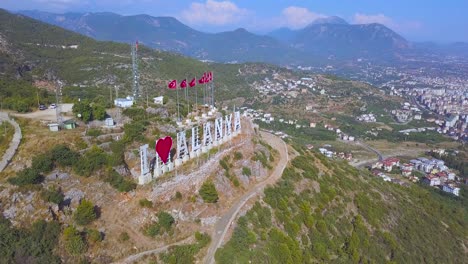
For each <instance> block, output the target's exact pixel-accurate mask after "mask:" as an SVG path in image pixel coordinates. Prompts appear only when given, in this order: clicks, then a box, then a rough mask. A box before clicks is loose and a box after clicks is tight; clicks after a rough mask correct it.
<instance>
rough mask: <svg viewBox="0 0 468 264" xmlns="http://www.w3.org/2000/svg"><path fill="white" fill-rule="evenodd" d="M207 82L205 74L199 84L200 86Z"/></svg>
mask: <svg viewBox="0 0 468 264" xmlns="http://www.w3.org/2000/svg"><path fill="white" fill-rule="evenodd" d="M205 82H206V80H205V74H203V76H202V77H201V78H200V79H199V80H198V83H199V84H204V83H205Z"/></svg>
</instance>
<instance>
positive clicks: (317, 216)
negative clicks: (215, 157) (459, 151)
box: [216, 150, 468, 263]
mask: <svg viewBox="0 0 468 264" xmlns="http://www.w3.org/2000/svg"><path fill="white" fill-rule="evenodd" d="M301 152H303V154H302V155H301V156H299V157H297V158H295V159H294V160H293V161H292V162H291V165H290V166H289V167H288V168H287V169H286V170H285V171H284V173H283V176H282V179H281V181H280V182H279V183H277V184H276V185H275V186H271V187H270V188H268V189H266V190H265V197H264V198H263V200H261V201H260V202H257V203H256V204H255V205H254V206H253V208H252V209H251V210H249V211H248V212H247V214H246V215H245V216H242V217H241V218H240V219H239V220H238V222H237V227H236V228H235V230H234V233H233V235H232V237H231V240H230V241H229V242H228V243H227V244H226V245H225V246H224V247H223V248H221V249H219V250H218V251H217V252H216V261H217V262H218V263H317V262H334V263H463V262H464V260H463V259H465V260H466V246H467V243H468V241H467V240H466V236H467V230H468V229H467V224H468V222H467V219H468V218H467V217H468V212H467V210H466V208H467V207H466V198H463V200H462V199H458V198H452V197H448V196H446V195H443V194H441V193H438V192H434V191H433V190H428V189H426V188H424V187H422V186H418V185H413V186H411V187H401V186H398V185H395V184H391V183H385V182H383V181H381V180H379V179H376V178H372V176H370V175H369V174H368V173H366V172H361V171H358V170H356V169H354V168H352V167H351V166H348V165H346V164H345V163H336V162H333V163H331V162H330V161H329V160H327V159H325V158H324V157H323V156H319V154H312V153H310V152H306V151H305V150H301Z"/></svg>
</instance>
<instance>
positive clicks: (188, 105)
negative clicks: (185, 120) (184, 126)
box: [185, 79, 190, 116]
mask: <svg viewBox="0 0 468 264" xmlns="http://www.w3.org/2000/svg"><path fill="white" fill-rule="evenodd" d="M185 80H187V79H185ZM189 88H190V85H187V86H186V87H185V89H187V91H185V93H186V97H185V101H186V102H187V116H188V115H189V113H190V96H189V92H190V91H189V90H188V89H189Z"/></svg>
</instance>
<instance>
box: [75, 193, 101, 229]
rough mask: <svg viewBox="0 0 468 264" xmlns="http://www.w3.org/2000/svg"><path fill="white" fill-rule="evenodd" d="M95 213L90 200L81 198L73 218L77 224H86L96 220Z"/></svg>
mask: <svg viewBox="0 0 468 264" xmlns="http://www.w3.org/2000/svg"><path fill="white" fill-rule="evenodd" d="M96 218H97V215H96V211H95V209H94V204H93V203H92V202H91V201H88V200H85V199H83V200H82V201H81V203H80V204H79V205H78V207H77V208H76V211H75V213H74V214H73V219H74V220H75V222H76V223H77V224H79V225H87V224H89V223H91V222H92V221H94V220H96Z"/></svg>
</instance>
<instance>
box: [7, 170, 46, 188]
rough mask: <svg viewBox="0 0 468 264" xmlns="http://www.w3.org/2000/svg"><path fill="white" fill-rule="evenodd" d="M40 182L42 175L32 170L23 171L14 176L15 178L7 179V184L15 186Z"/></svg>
mask: <svg viewBox="0 0 468 264" xmlns="http://www.w3.org/2000/svg"><path fill="white" fill-rule="evenodd" d="M42 181H43V177H42V175H41V174H40V173H39V172H38V171H37V170H34V169H32V168H26V169H23V170H21V171H19V172H18V173H17V174H16V177H13V178H9V179H8V182H9V183H11V184H13V185H17V186H26V185H30V184H39V183H41V182H42Z"/></svg>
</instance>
